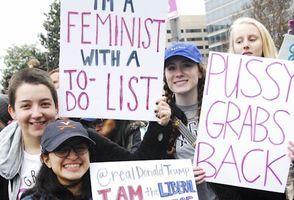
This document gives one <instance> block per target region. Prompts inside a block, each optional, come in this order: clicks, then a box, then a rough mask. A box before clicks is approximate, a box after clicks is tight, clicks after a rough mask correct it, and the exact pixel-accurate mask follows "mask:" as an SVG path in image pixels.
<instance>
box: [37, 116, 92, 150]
mask: <svg viewBox="0 0 294 200" xmlns="http://www.w3.org/2000/svg"><path fill="white" fill-rule="evenodd" d="M73 137H80V138H82V139H85V140H86V141H88V142H89V144H95V142H94V141H93V140H92V139H90V138H89V135H88V132H87V130H86V129H85V128H84V127H83V125H82V124H81V123H79V122H75V121H72V120H56V121H54V122H51V123H49V124H48V125H47V127H46V128H45V130H44V133H43V136H42V138H41V147H42V152H52V151H54V150H55V149H56V148H57V147H59V146H60V145H61V144H62V143H63V142H65V141H66V140H68V139H70V138H73Z"/></svg>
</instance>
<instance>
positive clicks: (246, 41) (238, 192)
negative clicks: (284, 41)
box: [216, 17, 294, 200]
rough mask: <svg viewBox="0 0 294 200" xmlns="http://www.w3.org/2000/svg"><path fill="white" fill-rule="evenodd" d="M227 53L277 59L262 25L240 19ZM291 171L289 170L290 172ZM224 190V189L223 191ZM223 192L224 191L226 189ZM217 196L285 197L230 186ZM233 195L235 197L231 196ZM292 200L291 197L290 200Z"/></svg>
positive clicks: (264, 199) (292, 147)
mask: <svg viewBox="0 0 294 200" xmlns="http://www.w3.org/2000/svg"><path fill="white" fill-rule="evenodd" d="M229 34H230V37H229V53H234V54H241V55H247V56H257V57H268V58H277V49H276V47H275V45H274V41H273V39H272V37H271V35H270V33H269V32H268V30H267V29H266V28H265V26H264V25H263V24H261V23H260V22H259V21H257V20H255V19H253V18H248V17H241V18H238V19H237V20H235V21H234V22H233V24H232V25H231V27H230V30H229ZM289 150H290V152H289V156H290V158H291V159H292V160H294V156H293V155H294V143H293V142H290V144H289ZM290 171H291V170H290ZM291 177H292V182H293V177H294V175H293V170H292V173H290V174H289V180H290V179H291ZM224 188H225V189H224ZM228 188H229V190H227V192H225V190H226V189H228ZM216 190H217V191H218V194H220V196H222V198H224V199H240V200H247V199H250V200H255V199H256V200H261V199H262V200H285V199H286V195H285V194H282V193H275V192H268V191H261V190H254V189H248V188H238V187H232V186H221V187H220V188H216ZM232 195H235V196H232ZM291 200H293V197H292V199H291Z"/></svg>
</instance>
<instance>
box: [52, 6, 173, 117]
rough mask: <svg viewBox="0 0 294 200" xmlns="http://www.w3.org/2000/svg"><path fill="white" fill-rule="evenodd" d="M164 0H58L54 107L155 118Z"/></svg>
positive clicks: (74, 113)
mask: <svg viewBox="0 0 294 200" xmlns="http://www.w3.org/2000/svg"><path fill="white" fill-rule="evenodd" d="M167 4H168V2H167V0H161V1H156V0H150V1H148V3H146V2H144V1H132V0H115V1H114V0H101V1H98V0H76V1H71V0H63V1H61V17H60V18H61V29H60V37H61V38H60V91H59V93H58V95H59V112H60V116H66V117H93V118H94V117H95V118H96V117H99V118H112V119H136V120H139V119H141V120H153V121H155V120H157V118H156V117H155V115H154V109H155V106H156V105H155V102H156V100H157V99H158V98H160V97H161V94H162V80H163V65H164V63H163V62H164V48H165V32H166V17H167V8H168V6H167Z"/></svg>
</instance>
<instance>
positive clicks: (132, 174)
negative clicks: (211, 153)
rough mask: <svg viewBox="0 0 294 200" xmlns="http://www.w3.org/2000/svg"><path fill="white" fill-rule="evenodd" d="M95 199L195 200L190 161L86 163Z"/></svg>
mask: <svg viewBox="0 0 294 200" xmlns="http://www.w3.org/2000/svg"><path fill="white" fill-rule="evenodd" d="M90 175H91V187H92V197H93V199H95V200H106V199H124V200H128V199H133V200H148V199H149V200H154V199H168V200H191V199H193V200H197V199H198V195H197V189H196V185H195V180H194V175H193V171H192V165H191V161H190V160H184V159H183V160H152V161H132V162H130V161H129V162H105V163H91V164H90Z"/></svg>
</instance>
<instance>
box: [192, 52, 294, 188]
mask: <svg viewBox="0 0 294 200" xmlns="http://www.w3.org/2000/svg"><path fill="white" fill-rule="evenodd" d="M293 79H294V62H290V61H286V60H277V59H269V58H262V57H252V56H242V55H233V54H226V53H218V52H210V54H209V59H208V65H207V75H206V83H205V88H204V97H203V103H202V109H201V117H200V122H199V123H200V124H199V131H198V139H197V145H196V152H195V159H194V162H195V163H194V164H195V165H198V166H200V167H202V168H204V170H205V171H206V175H207V181H211V182H216V183H223V184H229V185H235V186H240V187H248V188H254V189H260V190H268V191H275V192H284V191H285V185H286V180H287V175H288V171H289V166H290V158H289V157H288V143H289V140H294V134H293V131H294V123H293V122H294V95H293V94H294V80H293Z"/></svg>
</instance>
